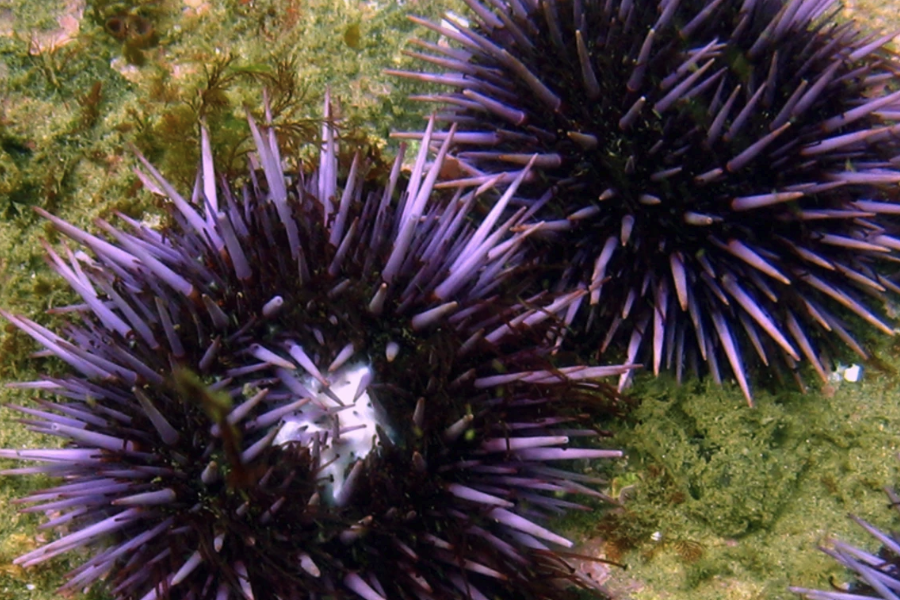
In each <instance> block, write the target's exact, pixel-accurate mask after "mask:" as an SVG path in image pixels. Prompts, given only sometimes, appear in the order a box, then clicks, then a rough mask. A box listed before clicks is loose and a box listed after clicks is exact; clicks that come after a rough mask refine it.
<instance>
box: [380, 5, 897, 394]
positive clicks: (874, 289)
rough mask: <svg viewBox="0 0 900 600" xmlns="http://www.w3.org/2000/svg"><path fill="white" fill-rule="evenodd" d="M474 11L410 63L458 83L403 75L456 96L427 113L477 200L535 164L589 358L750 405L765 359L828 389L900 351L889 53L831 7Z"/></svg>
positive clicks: (541, 209) (440, 29) (543, 214)
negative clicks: (833, 364) (577, 302)
mask: <svg viewBox="0 0 900 600" xmlns="http://www.w3.org/2000/svg"><path fill="white" fill-rule="evenodd" d="M466 4H467V5H468V6H469V7H470V8H471V9H472V12H473V13H474V16H473V22H472V23H471V24H468V23H465V22H463V21H462V20H461V19H459V18H457V17H453V16H448V17H447V19H446V20H445V21H444V22H443V23H441V24H440V25H437V24H432V23H428V22H425V21H421V20H417V22H420V23H421V24H422V25H424V26H426V27H428V28H429V29H432V30H434V31H435V32H437V33H439V34H440V35H442V36H443V37H444V38H445V39H446V40H447V42H448V43H446V44H433V43H430V42H424V41H417V44H418V45H419V46H422V47H423V48H424V49H425V52H424V53H412V54H413V55H414V56H417V57H419V58H421V59H423V60H425V61H428V62H429V63H431V64H434V65H437V66H438V67H441V68H443V69H445V70H446V72H445V73H415V72H398V71H394V73H395V74H398V75H401V76H404V77H410V78H413V79H417V80H421V81H425V82H429V83H436V84H440V85H444V86H448V87H450V88H452V89H451V91H449V92H448V93H437V94H429V95H425V96H420V97H419V98H421V99H423V100H426V101H429V102H436V103H439V104H441V105H444V106H445V107H446V112H445V114H444V115H443V117H444V118H446V120H448V121H450V122H454V123H457V124H458V125H459V131H458V132H457V134H456V135H455V136H454V148H455V153H456V157H457V158H458V159H459V160H460V164H461V166H462V168H463V169H464V170H468V172H469V174H470V176H471V177H472V178H473V179H475V180H476V181H482V180H485V179H487V178H490V177H493V176H495V175H496V174H498V173H505V175H504V177H505V178H507V179H508V180H511V179H512V178H513V177H517V176H518V174H519V173H520V170H521V167H522V165H523V164H524V161H526V160H529V159H530V157H531V156H532V155H533V154H537V158H536V159H535V160H534V164H535V165H536V166H537V167H538V168H539V171H540V172H539V174H538V175H537V176H536V177H535V179H536V181H534V182H533V185H532V186H531V187H530V188H529V189H530V190H531V191H532V192H533V195H534V196H541V197H540V199H539V200H534V201H532V207H533V209H534V210H535V211H536V215H535V219H536V220H542V221H543V224H542V225H541V229H542V231H543V232H545V233H547V234H548V237H551V238H552V240H553V243H552V244H549V245H547V246H545V247H544V249H543V251H544V252H545V254H544V262H545V264H546V265H547V268H548V270H549V271H550V273H549V274H548V277H547V279H548V281H550V282H551V283H550V284H549V285H550V286H551V287H554V288H556V287H557V286H559V287H560V289H564V288H565V287H566V286H568V285H571V284H572V283H575V282H580V283H581V284H582V285H584V286H586V287H587V288H589V290H590V297H589V298H590V302H589V304H590V309H589V310H582V316H581V317H580V318H579V319H577V321H576V326H577V327H580V328H583V329H587V330H589V331H591V332H593V336H592V337H591V343H592V345H593V347H594V348H598V349H599V351H600V352H601V353H602V352H604V351H606V349H607V347H608V346H609V345H610V344H611V343H612V342H613V341H614V340H616V339H618V340H621V341H622V342H624V344H625V346H626V348H627V350H626V354H627V357H628V361H629V362H632V361H634V360H635V359H637V358H638V357H641V358H643V357H647V358H648V360H647V361H646V362H647V364H648V365H652V368H653V371H654V372H656V373H658V372H659V371H660V369H661V368H663V367H665V368H669V369H673V370H674V371H676V373H677V375H678V377H679V378H680V376H681V373H682V369H683V368H685V364H686V363H687V364H688V365H690V364H691V363H693V364H694V365H696V364H697V363H702V362H705V363H706V365H707V368H708V370H709V371H710V372H711V373H712V375H713V376H714V377H715V378H716V379H719V378H720V361H721V360H722V359H723V358H724V359H726V360H727V362H728V363H729V364H730V366H731V370H732V372H733V373H734V375H735V377H736V379H737V381H738V382H739V384H740V386H741V389H742V390H743V391H744V394H745V395H746V396H747V398H748V400H749V399H750V388H749V383H748V381H747V371H748V367H747V366H745V365H746V362H745V361H748V360H754V356H755V357H756V359H757V360H758V361H759V362H761V363H763V364H765V365H769V364H770V362H771V363H773V365H774V366H776V367H777V366H780V365H779V363H782V364H786V365H788V366H789V367H790V368H791V369H794V366H795V363H796V362H797V361H799V360H800V359H801V358H804V357H805V358H806V359H807V360H808V361H809V363H810V364H811V365H812V366H813V368H814V369H815V370H816V372H817V373H818V375H819V376H820V377H821V378H823V379H824V378H825V377H826V374H827V371H828V369H829V364H830V361H829V359H828V346H827V344H826V343H825V342H826V341H827V340H829V338H832V337H836V338H839V339H840V340H842V341H843V342H844V343H845V344H846V345H847V346H849V348H851V349H852V350H853V351H855V352H856V353H857V354H859V355H861V356H865V350H864V348H863V344H861V343H860V342H859V341H858V340H857V339H856V337H855V335H854V332H853V330H854V329H856V328H858V325H859V324H862V323H867V324H868V325H870V326H872V327H874V328H875V329H877V330H879V331H881V332H884V333H886V334H889V335H890V334H892V333H893V328H892V326H891V325H890V324H889V323H888V322H887V321H886V320H885V318H884V317H883V316H881V315H880V314H879V308H878V305H879V304H880V303H881V302H883V301H884V300H885V299H886V297H887V296H889V295H894V294H896V293H897V292H898V291H900V288H898V286H897V284H896V283H895V282H894V281H893V280H892V279H891V278H890V275H891V274H892V273H893V272H894V270H895V267H894V262H895V261H896V254H895V253H896V251H897V250H898V249H900V239H898V237H895V234H896V228H897V225H898V223H900V222H898V220H897V217H896V215H897V214H898V213H900V205H898V203H897V197H898V194H897V188H896V185H897V183H898V182H900V163H898V156H900V125H898V124H897V122H898V117H900V91H893V88H892V87H891V86H892V85H893V83H892V82H893V81H894V80H895V78H896V75H897V73H898V71H900V61H898V60H897V59H896V58H895V57H894V55H892V54H891V53H889V52H887V51H886V50H884V45H885V44H886V43H887V42H888V41H889V40H890V39H891V38H892V37H893V35H886V36H881V37H879V36H875V35H864V34H863V33H861V32H860V31H859V29H858V28H857V26H856V25H854V24H853V23H838V22H836V21H835V20H833V17H834V16H835V13H836V12H837V11H838V10H839V8H840V7H839V6H838V5H837V4H836V2H834V0H786V1H780V0H713V1H706V0H661V1H656V0H653V1H651V0H608V1H600V0H581V1H572V2H567V1H561V0H543V1H540V2H538V1H537V0H491V2H489V3H482V2H479V1H478V0H466ZM403 135H407V136H413V137H418V136H419V135H420V134H403ZM551 188H552V191H551V192H549V193H547V194H544V195H541V194H543V192H545V191H547V190H548V189H551ZM551 194H552V197H550V196H551ZM794 370H795V369H794ZM629 376H630V375H629V374H625V375H624V376H623V380H622V384H624V383H626V382H627V378H628V377H629ZM801 385H802V383H801Z"/></svg>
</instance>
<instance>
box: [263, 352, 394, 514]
mask: <svg viewBox="0 0 900 600" xmlns="http://www.w3.org/2000/svg"><path fill="white" fill-rule="evenodd" d="M371 379H372V368H371V365H369V364H368V363H366V362H357V363H351V364H347V365H345V366H343V367H341V368H340V369H338V370H336V371H335V372H334V373H331V374H330V376H329V377H328V382H329V384H330V385H328V386H327V387H326V386H323V385H322V383H321V382H319V381H318V380H316V379H315V378H313V377H312V376H307V377H304V378H301V379H299V381H300V383H301V384H302V385H303V386H305V387H306V388H307V389H309V391H310V392H311V393H312V394H313V395H312V399H311V400H312V401H311V402H310V403H308V404H306V405H305V406H303V407H302V408H301V409H299V410H298V411H297V412H294V413H292V414H290V415H287V416H286V417H285V418H284V419H283V423H282V425H281V428H280V429H279V431H278V433H277V435H276V436H275V440H274V442H273V443H274V444H276V445H285V444H288V443H292V442H294V443H300V444H303V445H304V446H306V447H308V448H310V449H311V450H312V452H313V456H314V457H315V455H316V452H318V464H319V465H320V471H319V477H320V478H321V479H322V480H324V481H325V483H324V485H323V488H324V491H325V497H323V498H322V500H323V501H325V502H326V503H328V504H331V505H338V506H340V505H341V504H343V503H344V501H346V500H347V499H348V498H349V496H350V492H351V490H350V489H349V486H348V487H347V489H345V486H347V484H348V482H347V479H348V476H349V475H350V472H351V471H352V468H353V466H354V465H355V464H356V463H357V462H358V461H360V460H364V459H365V458H366V457H367V456H368V455H369V453H370V452H371V451H372V450H373V449H374V448H375V447H376V445H377V443H378V441H377V440H378V436H377V433H376V426H380V427H382V428H383V429H384V430H385V431H388V427H387V424H386V423H385V422H384V418H383V416H382V415H381V414H379V411H378V410H377V409H376V406H375V401H374V398H373V397H372V396H371V395H370V394H369V391H368V382H370V381H371ZM361 387H362V389H360V388H361ZM338 401H339V402H338ZM351 485H352V484H351Z"/></svg>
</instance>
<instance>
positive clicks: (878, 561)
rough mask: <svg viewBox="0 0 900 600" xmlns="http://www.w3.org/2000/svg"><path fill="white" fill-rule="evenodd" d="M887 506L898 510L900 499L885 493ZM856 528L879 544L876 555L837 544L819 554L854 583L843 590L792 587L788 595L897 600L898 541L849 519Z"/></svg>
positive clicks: (815, 598) (817, 599) (899, 575)
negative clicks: (841, 568) (849, 574)
mask: <svg viewBox="0 0 900 600" xmlns="http://www.w3.org/2000/svg"><path fill="white" fill-rule="evenodd" d="M887 493H888V496H889V497H890V499H891V506H893V507H894V508H895V509H897V508H900V496H898V495H897V494H896V493H895V492H894V491H893V490H887ZM851 518H852V519H853V520H854V521H856V522H857V523H858V524H859V525H860V527H862V528H863V529H865V530H866V531H867V532H869V533H870V534H871V535H872V537H874V538H875V539H876V540H878V541H879V542H880V543H881V549H880V550H878V552H877V553H876V554H872V553H870V552H866V551H865V550H862V549H860V548H856V547H854V546H851V545H850V544H846V543H844V542H841V541H839V540H834V541H833V542H832V544H831V545H830V547H823V548H822V551H823V552H825V553H826V554H828V555H829V556H831V557H833V558H834V559H835V560H837V561H838V562H839V563H841V564H842V565H844V566H845V567H847V568H848V569H849V570H850V571H851V572H853V573H854V574H855V575H856V577H857V580H856V581H855V582H853V583H852V584H851V585H850V587H849V588H848V589H846V590H841V589H834V590H830V591H828V590H811V589H807V588H800V587H792V588H791V591H792V592H795V593H797V594H800V595H802V596H803V597H804V598H807V599H808V600H869V599H870V598H882V599H883V600H896V599H897V598H898V597H900V538H898V536H897V534H896V533H888V532H884V531H881V530H880V529H878V528H877V527H875V526H873V525H871V524H869V523H867V522H866V521H864V520H862V519H860V518H859V517H855V516H852V515H851Z"/></svg>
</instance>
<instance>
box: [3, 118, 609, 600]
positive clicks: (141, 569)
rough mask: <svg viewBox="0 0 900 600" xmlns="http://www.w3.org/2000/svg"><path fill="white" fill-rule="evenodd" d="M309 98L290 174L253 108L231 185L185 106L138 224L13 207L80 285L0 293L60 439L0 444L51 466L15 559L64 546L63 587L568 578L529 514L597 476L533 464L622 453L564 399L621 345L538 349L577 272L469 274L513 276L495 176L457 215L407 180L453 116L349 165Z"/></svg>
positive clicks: (456, 196)
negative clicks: (41, 366) (166, 211)
mask: <svg viewBox="0 0 900 600" xmlns="http://www.w3.org/2000/svg"><path fill="white" fill-rule="evenodd" d="M327 106H328V104H327V101H326V125H325V126H324V129H323V135H322V146H321V151H320V152H319V160H320V164H319V166H318V170H317V171H316V172H315V173H312V174H309V173H303V172H302V171H301V172H299V173H296V174H293V175H292V174H289V173H285V172H284V171H283V161H282V157H281V156H280V152H279V146H278V143H277V140H276V135H275V131H274V129H272V128H267V127H260V126H258V125H257V124H256V123H255V121H254V120H253V119H252V118H249V124H250V129H251V132H252V136H253V140H254V142H255V155H254V156H253V157H252V159H251V162H252V163H253V164H254V166H256V167H257V168H256V169H253V170H251V172H250V174H249V178H248V179H247V181H246V182H245V184H244V185H243V186H242V187H241V188H240V191H239V192H236V193H235V192H234V191H233V188H232V184H233V183H234V182H231V183H229V182H228V181H226V180H225V179H219V178H217V177H216V174H215V172H214V168H213V156H212V153H211V150H210V143H209V135H208V133H207V132H206V130H205V129H203V131H202V136H201V137H202V161H201V168H200V172H199V174H198V178H197V185H196V188H195V190H194V193H193V196H192V198H191V199H190V200H186V199H184V198H182V196H181V195H179V194H178V192H177V191H176V190H175V189H174V188H173V187H172V186H171V185H170V184H169V183H168V182H167V181H166V180H165V179H164V178H163V177H162V175H160V174H159V173H158V172H157V171H156V170H155V169H154V168H153V166H152V165H151V164H150V163H149V162H148V161H146V160H145V159H144V158H143V157H142V156H140V155H138V158H139V159H140V161H141V163H142V164H143V168H144V169H145V171H139V176H140V178H141V179H142V180H143V181H144V183H145V184H146V186H147V187H148V188H149V189H151V190H153V191H157V192H159V193H160V194H162V195H164V196H165V197H166V198H167V199H168V201H169V202H170V206H171V207H172V210H171V220H172V224H171V225H170V226H167V227H165V228H163V229H162V230H161V231H156V230H154V229H151V228H149V227H148V226H146V225H144V224H142V223H140V222H137V221H135V220H133V219H129V218H127V217H125V216H122V217H121V218H122V220H123V222H124V225H123V226H122V227H115V226H113V225H111V224H109V223H107V222H104V221H99V220H98V221H97V226H98V227H99V229H100V230H102V232H103V236H102V237H101V236H96V235H93V234H91V233H87V232H85V231H83V230H80V229H78V228H76V227H74V226H72V225H71V224H69V223H67V222H65V221H63V220H61V219H59V218H57V217H55V216H52V215H50V214H47V213H46V212H44V211H39V212H41V214H42V215H43V216H44V217H45V218H47V219H49V220H50V221H51V222H52V224H53V225H54V226H55V227H56V228H57V229H58V230H59V231H60V232H62V233H63V234H64V235H65V236H67V237H69V238H71V240H74V241H75V242H76V243H77V244H78V245H79V246H80V249H78V250H71V249H69V248H68V247H63V251H62V252H57V251H56V250H54V249H53V248H51V247H50V246H49V245H48V246H47V252H48V256H49V258H48V261H49V263H50V265H51V267H52V268H53V269H54V270H55V271H56V272H57V273H59V274H60V275H61V276H62V277H63V278H64V279H65V280H66V281H67V283H68V284H69V285H70V286H71V287H72V289H73V290H74V291H75V292H76V293H77V294H78V295H79V296H80V297H81V299H82V301H83V302H82V303H81V304H79V305H76V306H72V307H68V308H67V309H64V311H63V312H64V313H66V314H69V315H70V316H71V317H74V318H75V322H73V323H71V324H70V325H68V326H67V327H66V328H65V329H64V331H63V332H61V333H56V332H54V331H51V330H49V329H47V328H45V327H43V326H41V325H39V324H37V323H35V322H34V321H31V320H29V319H27V318H25V317H21V316H16V315H12V314H9V313H6V312H4V313H3V315H4V316H5V317H6V318H7V319H8V320H9V321H10V322H11V323H13V324H14V325H15V326H17V327H18V328H19V329H21V330H22V331H24V332H25V333H27V334H28V335H30V336H31V337H33V338H34V339H35V340H37V341H38V342H39V343H40V344H41V345H42V346H43V347H44V348H45V351H46V353H47V354H50V355H53V356H55V357H57V358H59V359H61V360H62V361H63V362H64V363H67V365H68V366H69V368H70V370H69V372H68V373H67V374H62V375H59V376H45V377H41V378H40V379H39V380H38V381H32V382H26V383H21V384H18V386H19V387H22V388H26V389H32V390H35V391H37V392H41V393H42V394H43V393H46V394H50V395H53V396H56V397H57V398H58V399H59V401H58V402H51V401H50V400H48V399H46V398H38V399H36V401H35V402H36V406H20V407H14V408H15V409H16V410H18V411H19V412H20V413H23V414H24V415H25V416H24V419H23V421H24V422H25V423H27V424H28V425H29V426H30V427H31V428H32V429H33V430H35V431H37V432H40V433H45V434H49V435H52V436H56V437H58V438H61V439H62V440H64V441H65V442H66V444H67V445H66V447H64V448H61V449H55V448H47V449H24V450H23V449H19V450H13V449H7V450H2V451H0V457H3V458H8V459H17V460H20V461H32V462H35V463H37V464H36V465H34V466H25V467H20V468H16V469H11V470H8V471H5V472H4V473H6V474H11V473H14V474H26V475H27V474H34V473H41V474H45V475H50V476H53V477H56V478H60V479H61V480H62V481H61V482H60V483H59V484H57V485H55V486H54V487H52V488H50V489H46V490H41V491H37V492H34V493H32V494H31V495H29V496H28V497H27V498H25V499H24V502H26V503H28V504H30V505H31V506H30V507H28V508H26V509H25V510H27V511H33V512H42V513H45V514H48V515H51V516H50V520H49V521H48V522H47V523H46V525H45V527H50V528H53V529H57V530H59V531H60V532H61V535H60V536H59V537H58V538H56V539H55V540H53V541H51V542H49V543H46V544H44V545H43V546H41V547H40V548H38V549H36V550H33V551H31V552H29V553H27V554H25V555H23V556H21V557H19V558H18V559H17V560H16V563H17V564H20V565H23V566H29V565H34V564H37V563H41V562H43V561H45V560H48V559H50V558H52V557H54V556H57V555H60V554H62V553H66V552H70V551H73V550H79V549H88V552H87V553H86V554H85V555H84V556H85V559H84V562H83V563H82V564H81V565H80V566H79V567H78V568H76V569H75V570H74V571H73V572H71V573H70V574H69V579H68V581H67V583H66V584H65V585H64V586H63V590H64V591H72V590H80V589H83V588H86V587H90V586H91V585H93V584H95V583H97V582H98V581H101V580H105V581H108V585H109V587H110V589H111V593H112V595H113V596H114V597H115V598H118V599H143V600H153V599H155V598H184V599H196V600H207V599H213V598H214V599H216V600H226V599H228V598H247V599H251V600H252V599H254V598H256V599H274V598H280V599H282V600H289V599H295V598H296V599H299V598H310V599H312V598H330V597H336V598H337V597H345V598H353V597H358V598H363V599H365V600H380V599H383V598H419V599H429V598H434V599H444V598H446V599H460V600H462V599H483V598H509V599H513V598H516V599H518V598H549V597H554V596H555V595H556V594H558V590H559V589H560V588H559V587H558V586H559V579H561V578H562V579H566V580H570V581H575V582H578V583H581V584H583V585H590V582H588V581H587V580H585V579H583V578H580V577H579V576H578V574H577V573H576V572H575V571H574V570H573V569H572V568H571V567H570V566H569V564H568V563H567V561H566V560H565V558H564V554H560V553H558V552H556V550H558V549H559V548H561V547H567V546H570V545H571V543H570V542H569V541H568V540H566V539H565V538H563V537H562V536H560V535H558V534H557V533H554V532H553V531H551V530H549V529H547V528H546V526H545V524H544V523H543V521H544V520H545V518H546V517H547V516H548V515H552V514H556V513H559V512H563V511H565V510H566V509H568V508H571V507H578V506H579V505H577V504H575V503H573V502H572V501H571V500H567V499H565V498H564V497H563V496H565V495H566V494H568V493H582V494H592V495H594V496H600V494H599V493H598V492H596V491H594V490H593V489H592V487H590V485H591V484H593V483H595V482H596V479H595V478H594V477H593V476H588V475H582V474H578V473H575V472H570V471H568V470H566V469H565V468H559V467H558V466H553V465H555V464H557V463H558V462H559V461H562V462H563V463H566V462H567V461H568V462H571V461H572V460H582V459H594V458H607V457H616V456H619V455H620V453H619V452H618V451H614V450H604V449H598V448H592V447H590V445H589V443H588V444H584V443H580V441H581V440H586V441H587V442H589V441H590V438H592V437H596V435H597V432H596V431H594V430H592V429H590V428H589V427H588V426H585V425H581V424H580V423H579V421H580V420H582V419H583V417H582V416H580V414H579V413H580V410H581V408H580V407H583V406H584V404H585V403H589V402H598V401H600V400H602V399H603V398H604V394H603V392H604V388H603V387H601V386H600V384H599V383H595V382H594V381H593V380H594V379H595V378H597V377H602V376H604V375H610V374H614V375H618V374H620V373H621V372H622V371H623V370H624V367H578V366H576V367H556V366H554V365H553V364H552V363H551V357H550V356H549V354H550V353H549V349H548V348H546V345H547V344H546V340H548V339H553V336H554V334H553V329H554V328H555V327H557V323H561V322H564V321H565V314H566V311H567V309H568V307H569V306H570V305H571V304H572V302H574V301H575V300H576V299H577V298H578V296H579V293H575V294H568V295H564V296H560V297H558V298H553V299H546V300H545V299H544V298H543V297H538V298H533V299H532V300H531V301H528V302H525V301H521V302H518V303H513V302H510V303H507V304H504V303H502V302H500V301H497V300H496V299H495V298H493V297H492V295H493V294H494V293H495V290H496V289H497V287H498V286H505V285H509V286H511V289H515V286H512V285H511V279H512V278H511V275H512V274H514V273H515V272H516V266H517V264H518V260H517V259H518V257H519V255H520V254H521V252H522V249H521V242H522V240H523V239H524V236H525V235H527V233H525V232H524V231H522V232H518V233H514V232H512V231H511V226H512V225H514V224H517V223H518V221H517V220H516V218H513V219H510V220H508V221H505V222H502V221H501V220H500V215H501V213H502V212H503V206H502V205H503V204H504V203H505V202H506V201H507V200H508V199H509V198H510V197H511V196H512V195H513V194H514V192H515V185H513V186H512V187H511V188H510V189H509V191H508V192H507V194H506V195H505V196H504V198H505V199H503V200H502V201H501V204H500V205H498V208H497V210H496V211H495V212H494V213H493V214H492V215H491V216H489V217H488V218H487V219H486V220H485V221H484V222H482V223H481V224H480V225H478V226H473V225H471V224H470V222H469V221H468V220H467V212H468V209H469V208H470V207H471V205H472V203H473V202H475V199H476V193H477V191H478V190H474V189H469V188H462V187H461V188H458V189H457V190H455V192H454V193H453V194H452V197H446V196H441V195H439V194H435V193H433V184H434V182H435V179H436V176H437V171H438V169H439V168H440V166H441V163H442V159H443V156H444V155H445V154H446V152H447V149H448V147H449V143H450V139H451V137H447V142H445V143H444V144H443V146H442V148H441V150H440V152H439V154H438V156H437V158H436V159H435V160H434V161H433V162H429V160H428V146H429V142H430V141H431V140H432V139H433V138H432V127H433V122H432V123H430V124H429V127H428V131H427V132H426V134H425V142H426V143H425V144H424V145H423V147H422V150H421V151H420V153H419V155H418V157H417V158H416V161H415V163H414V166H413V168H412V172H411V173H410V175H409V183H408V185H406V186H405V188H403V186H402V185H400V183H399V182H400V180H401V164H402V153H401V155H400V156H398V157H397V160H396V162H395V163H394V166H393V170H392V171H391V173H390V175H389V179H388V183H387V185H386V187H384V188H379V187H375V186H373V184H371V183H368V182H367V180H366V178H365V171H366V164H365V161H364V160H363V159H361V158H360V157H359V156H357V157H356V158H354V159H353V162H352V164H351V165H349V168H348V165H341V164H339V161H338V158H337V157H338V153H337V145H336V140H335V136H336V130H335V128H334V125H333V123H332V122H331V119H330V118H329V115H328V114H327ZM267 120H268V119H267ZM344 172H346V174H345V175H341V173H344ZM401 188H403V189H402V191H401ZM526 229H527V228H526ZM512 341H515V344H513V343H511V342H512ZM570 440H571V442H570ZM576 441H578V442H579V443H577V444H576V443H574V442H576Z"/></svg>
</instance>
